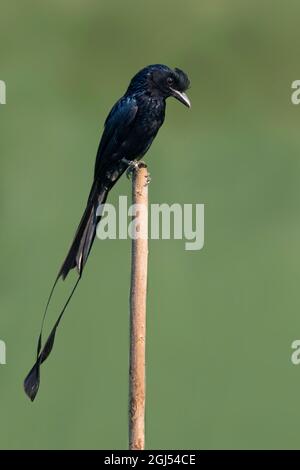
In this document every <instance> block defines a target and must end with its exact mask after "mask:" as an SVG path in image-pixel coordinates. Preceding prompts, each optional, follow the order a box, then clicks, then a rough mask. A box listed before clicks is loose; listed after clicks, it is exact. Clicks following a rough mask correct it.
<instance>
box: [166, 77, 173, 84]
mask: <svg viewBox="0 0 300 470" xmlns="http://www.w3.org/2000/svg"><path fill="white" fill-rule="evenodd" d="M167 82H168V85H173V83H174V80H173V78H172V77H168V78H167Z"/></svg>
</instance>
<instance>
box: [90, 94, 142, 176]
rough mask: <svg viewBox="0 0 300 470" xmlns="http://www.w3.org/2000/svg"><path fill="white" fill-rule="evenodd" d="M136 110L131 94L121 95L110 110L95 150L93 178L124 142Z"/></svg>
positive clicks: (135, 103)
mask: <svg viewBox="0 0 300 470" xmlns="http://www.w3.org/2000/svg"><path fill="white" fill-rule="evenodd" d="M137 111H138V105H137V101H136V99H135V98H134V97H133V96H127V97H126V96H124V97H122V98H121V99H120V100H119V101H117V103H116V104H115V105H114V107H113V108H112V110H111V111H110V113H109V115H108V117H107V119H106V121H105V124H104V132H103V135H102V138H101V141H100V144H99V148H98V152H97V157H96V163H95V178H97V176H99V174H100V171H101V169H102V168H103V166H106V165H107V163H108V162H109V159H110V158H113V156H114V155H115V154H118V152H119V151H120V149H121V147H122V146H123V145H124V143H125V142H126V139H127V138H128V135H129V133H130V130H131V128H132V126H133V123H134V121H135V118H136V115H137Z"/></svg>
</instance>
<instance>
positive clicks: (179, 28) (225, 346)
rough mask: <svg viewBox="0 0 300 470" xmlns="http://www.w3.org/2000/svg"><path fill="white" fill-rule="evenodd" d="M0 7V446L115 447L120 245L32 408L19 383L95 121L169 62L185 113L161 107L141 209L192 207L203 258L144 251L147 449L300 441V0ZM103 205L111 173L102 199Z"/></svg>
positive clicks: (77, 202)
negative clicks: (2, 84) (2, 348)
mask: <svg viewBox="0 0 300 470" xmlns="http://www.w3.org/2000/svg"><path fill="white" fill-rule="evenodd" d="M0 10H1V11H0V79H1V80H5V81H6V84H7V104H6V105H5V106H0V120H1V134H0V150H1V155H0V162H1V172H0V178H1V185H0V190H1V198H0V207H1V231H0V237H1V282H0V290H1V293H0V309H1V315H0V339H2V340H5V342H6V344H7V365H2V366H0V384H1V387H0V415H1V427H0V447H1V448H3V449H16V448H18V449H32V448H33V449H40V448H43V449H79V448H86V449H88V448H112V449H118V448H126V447H127V402H128V293H129V274H130V241H105V242H100V241H98V242H96V243H95V246H94V249H93V252H92V256H91V257H90V259H89V262H88V265H87V269H86V271H85V275H84V278H83V280H82V283H81V285H80V288H79V290H78V292H77V293H76V296H75V298H73V301H72V303H71V305H70V308H69V309H68V311H67V314H66V316H65V318H64V321H63V323H62V327H61V328H60V330H59V333H58V335H57V339H56V345H55V350H54V352H53V355H52V356H51V359H49V361H48V362H47V365H46V366H45V367H43V368H42V384H41V388H40V393H39V395H38V397H37V399H36V401H35V402H34V404H31V403H30V402H29V400H28V399H27V398H26V396H25V394H24V393H23V390H22V380H23V378H24V376H25V374H26V373H27V372H28V369H29V367H30V366H31V365H32V362H33V359H34V353H35V347H36V339H37V334H38V330H39V326H40V321H41V316H42V311H43V307H44V304H45V301H46V299H47V296H48V293H49V288H50V286H51V283H52V281H53V280H54V277H55V275H56V273H57V269H58V267H59V266H60V264H61V262H62V260H63V258H64V255H65V254H66V250H67V248H68V246H69V244H70V241H71V239H72V236H73V234H74V230H75V228H76V225H77V223H78V222H79V218H80V216H81V213H82V210H83V208H84V205H85V201H86V197H87V194H88V191H89V186H90V183H91V178H92V172H93V164H94V158H95V153H96V149H97V145H98V141H99V137H100V134H101V130H102V126H103V122H104V119H105V117H106V115H107V113H108V111H109V109H110V107H111V106H112V104H113V103H114V102H115V101H116V99H118V98H119V97H120V96H121V95H122V93H123V92H124V90H125V88H126V87H127V85H128V82H129V80H130V78H131V77H132V75H133V74H134V73H135V72H136V71H137V70H139V69H140V68H142V67H143V66H145V65H147V64H149V63H166V64H168V65H170V66H177V67H180V68H182V69H184V70H185V71H187V72H188V74H189V76H190V78H191V81H192V87H191V89H190V91H189V96H190V98H191V100H192V106H193V107H192V110H191V111H188V110H187V109H186V108H184V107H183V106H181V105H180V104H179V103H178V102H177V101H175V100H169V101H168V106H167V119H166V122H165V125H164V127H163V128H162V130H161V131H160V133H159V136H158V138H157V139H156V141H155V143H154V144H153V146H152V147H151V150H150V151H149V153H148V155H147V161H148V163H149V167H150V172H151V176H152V182H151V185H150V200H151V202H155V203H159V202H167V203H173V202H178V203H189V202H192V203H204V204H205V247H204V249H203V250H202V251H198V252H195V251H194V252H193V251H190V252H188V251H185V250H184V244H183V242H182V241H152V242H150V260H149V261H150V267H149V296H148V331H147V334H148V342H147V357H148V359H147V413H146V445H147V448H152V449H162V448H165V449H167V448H171V449H180V448H183V449H192V448H201V449H215V448H225V449H228V448H231V449H232V448H233V449H240V448H244V449H253V448H272V449H273V448H300V445H299V443H300V435H299V423H300V406H299V393H300V366H299V368H297V366H294V365H292V363H291V360H290V356H291V352H292V350H291V343H292V341H293V340H295V339H299V338H300V311H299V310H300V309H299V307H300V295H299V277H300V267H299V259H300V190H299V181H300V160H299V151H300V135H299V119H300V107H297V106H293V105H292V104H291V99H290V95H291V83H292V81H293V80H296V79H300V63H299V47H298V46H299V40H300V32H299V15H300V4H299V2H298V1H292V0H289V1H288V2H280V1H274V0H272V1H271V0H270V1H266V0H265V1H257V0H254V1H249V0H248V1H242V0H240V1H233V0H227V1H226V2H225V1H222V0H202V1H199V0H193V1H186V2H179V1H175V0H173V1H170V0H165V1H164V2H161V1H158V0H152V1H151V2H141V1H140V0H126V1H125V0H124V1H110V2H108V1H91V0H90V1H83V0H72V1H71V0H52V1H51V2H50V1H49V0H48V1H46V2H36V1H28V0H26V1H23V2H17V1H16V0H10V1H8V0H4V1H2V2H1V6H0ZM120 194H125V195H126V194H127V195H129V194H130V184H129V182H128V181H127V180H126V178H123V179H122V181H121V182H120V184H118V186H117V187H116V188H115V189H114V191H113V193H112V194H111V197H110V202H113V201H117V198H118V196H119V195H120ZM71 280H72V279H71ZM71 280H69V281H68V282H66V283H65V284H61V285H60V286H59V289H58V293H57V295H56V298H55V301H54V302H53V305H52V309H51V312H50V314H49V319H48V322H47V328H48V329H49V328H50V326H51V325H52V324H53V321H54V319H55V318H56V315H57V311H58V307H59V305H60V304H61V303H62V301H63V299H64V298H65V297H66V295H67V292H68V291H69V289H70V285H71V284H70V281H71Z"/></svg>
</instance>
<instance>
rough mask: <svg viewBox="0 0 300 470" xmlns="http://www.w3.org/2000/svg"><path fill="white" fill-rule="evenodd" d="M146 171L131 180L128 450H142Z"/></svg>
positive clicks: (134, 175) (143, 421) (146, 226)
mask: <svg viewBox="0 0 300 470" xmlns="http://www.w3.org/2000/svg"><path fill="white" fill-rule="evenodd" d="M148 178H149V175H148V170H147V167H146V166H141V167H139V168H137V169H136V170H135V171H134V173H133V178H132V200H133V204H136V205H139V209H138V214H137V217H135V222H134V223H135V227H134V228H135V234H136V235H137V236H136V237H134V238H133V239H132V254H131V289H130V358H129V449H131V450H143V449H144V447H145V387H146V385H145V378H146V373H145V353H146V299H147V267H148ZM135 207H136V208H138V206H135Z"/></svg>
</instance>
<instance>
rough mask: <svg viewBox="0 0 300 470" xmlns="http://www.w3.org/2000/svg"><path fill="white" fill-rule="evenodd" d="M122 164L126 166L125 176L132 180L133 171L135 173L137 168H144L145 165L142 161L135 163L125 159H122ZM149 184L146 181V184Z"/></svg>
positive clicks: (135, 161)
mask: <svg viewBox="0 0 300 470" xmlns="http://www.w3.org/2000/svg"><path fill="white" fill-rule="evenodd" d="M123 162H124V163H126V164H127V165H128V168H127V170H126V176H127V178H128V179H131V178H132V175H133V173H134V172H135V171H137V170H138V169H139V168H146V167H147V165H146V163H145V162H143V161H137V160H127V159H126V158H123ZM148 183H149V182H148V181H147V184H148Z"/></svg>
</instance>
